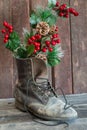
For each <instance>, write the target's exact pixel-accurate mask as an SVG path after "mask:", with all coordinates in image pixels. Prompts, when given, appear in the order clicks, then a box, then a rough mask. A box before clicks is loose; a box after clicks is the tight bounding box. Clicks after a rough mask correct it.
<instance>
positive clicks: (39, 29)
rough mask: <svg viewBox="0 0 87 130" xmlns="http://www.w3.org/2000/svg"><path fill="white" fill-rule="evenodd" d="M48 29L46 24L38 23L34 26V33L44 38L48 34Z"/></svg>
mask: <svg viewBox="0 0 87 130" xmlns="http://www.w3.org/2000/svg"><path fill="white" fill-rule="evenodd" d="M49 30H50V27H49V25H48V24H47V23H46V22H40V23H38V24H37V26H36V32H37V33H39V34H40V35H42V36H46V35H47V34H48V33H49Z"/></svg>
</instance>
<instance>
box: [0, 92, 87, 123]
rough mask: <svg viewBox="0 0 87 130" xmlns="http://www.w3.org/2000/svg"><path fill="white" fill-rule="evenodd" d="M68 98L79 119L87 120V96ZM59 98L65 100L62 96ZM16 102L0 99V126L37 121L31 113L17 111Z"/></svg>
mask: <svg viewBox="0 0 87 130" xmlns="http://www.w3.org/2000/svg"><path fill="white" fill-rule="evenodd" d="M66 97H67V100H68V102H69V103H70V104H73V105H74V109H76V111H77V112H78V118H87V94H81V95H80V94H78V95H68V96H66ZM59 98H61V99H62V100H64V99H63V97H61V96H59ZM14 101H15V100H14V99H13V98H12V99H0V124H4V123H10V122H14V123H16V122H21V121H22V122H23V121H32V120H33V119H36V118H35V117H32V116H31V115H30V113H26V112H21V111H19V110H17V109H16V108H15V102H14Z"/></svg>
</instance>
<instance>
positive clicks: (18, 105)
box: [15, 100, 77, 121]
mask: <svg viewBox="0 0 87 130" xmlns="http://www.w3.org/2000/svg"><path fill="white" fill-rule="evenodd" d="M15 106H16V108H17V109H19V110H21V111H23V112H30V113H31V114H32V115H33V116H36V117H37V118H40V119H42V120H46V121H73V120H75V119H77V117H70V118H61V117H60V118H51V117H46V116H45V117H44V116H39V115H38V114H37V113H34V112H33V111H31V110H30V109H29V108H28V107H27V106H26V109H25V107H24V104H22V103H20V102H19V101H17V100H16V101H15Z"/></svg>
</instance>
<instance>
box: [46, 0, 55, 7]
mask: <svg viewBox="0 0 87 130" xmlns="http://www.w3.org/2000/svg"><path fill="white" fill-rule="evenodd" d="M56 2H57V1H56V0H48V7H49V8H53V7H54V6H55V5H56Z"/></svg>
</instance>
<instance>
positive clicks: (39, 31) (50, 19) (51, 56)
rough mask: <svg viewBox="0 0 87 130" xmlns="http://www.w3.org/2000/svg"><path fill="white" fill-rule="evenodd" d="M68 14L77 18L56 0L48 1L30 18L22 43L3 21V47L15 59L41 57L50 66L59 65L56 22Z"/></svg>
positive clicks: (59, 41) (75, 13)
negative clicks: (44, 6)
mask: <svg viewBox="0 0 87 130" xmlns="http://www.w3.org/2000/svg"><path fill="white" fill-rule="evenodd" d="M69 14H72V15H74V16H78V15H79V14H78V12H77V11H76V10H75V9H73V8H71V7H69V6H67V4H60V3H59V2H57V1H56V0H48V6H47V7H46V8H45V9H43V8H37V9H36V10H35V11H33V12H32V14H31V16H30V24H31V31H30V32H29V31H28V30H27V29H24V41H21V40H20V37H19V35H18V33H17V32H15V31H14V28H13V26H12V25H11V24H9V23H8V22H6V21H4V22H3V26H4V29H2V33H3V35H4V43H5V47H6V48H7V49H9V50H10V51H12V53H13V54H14V56H15V57H17V58H29V57H41V56H42V57H43V58H44V59H46V60H47V62H48V64H49V65H50V66H55V65H56V64H58V63H60V61H61V58H62V57H63V52H62V49H61V40H60V37H59V33H58V26H56V22H57V20H58V17H61V18H68V17H69Z"/></svg>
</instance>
